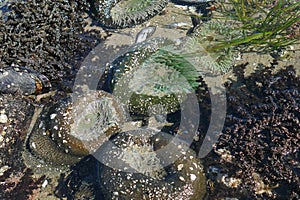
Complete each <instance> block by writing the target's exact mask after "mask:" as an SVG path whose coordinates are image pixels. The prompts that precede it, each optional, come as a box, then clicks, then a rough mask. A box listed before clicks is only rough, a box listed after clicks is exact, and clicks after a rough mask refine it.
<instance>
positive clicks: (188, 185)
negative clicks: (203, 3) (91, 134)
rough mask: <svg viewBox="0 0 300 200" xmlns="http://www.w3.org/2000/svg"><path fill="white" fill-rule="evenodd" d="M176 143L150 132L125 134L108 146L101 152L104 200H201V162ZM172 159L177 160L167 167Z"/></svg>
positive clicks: (204, 184) (119, 135)
mask: <svg viewBox="0 0 300 200" xmlns="http://www.w3.org/2000/svg"><path fill="white" fill-rule="evenodd" d="M177 142H179V141H176V142H175V141H174V140H173V136H171V135H169V134H166V133H153V131H151V130H148V129H140V130H133V131H127V132H123V133H120V134H118V135H117V136H116V137H114V138H112V139H111V140H110V141H109V142H106V143H105V144H104V145H103V146H102V147H101V148H100V151H101V152H102V153H101V157H102V158H105V159H103V160H102V163H99V170H98V171H99V182H100V190H101V191H102V193H103V194H104V196H105V198H106V199H117V198H118V199H202V198H203V196H204V195H205V189H206V183H205V182H206V180H205V176H204V173H203V167H202V165H201V163H200V160H199V159H198V158H197V156H196V154H195V152H194V151H193V150H191V149H190V148H189V147H188V146H187V145H186V144H185V143H182V141H181V142H179V143H177ZM108 143H113V144H114V145H113V146H114V147H118V148H119V149H121V150H122V151H121V152H120V151H119V150H118V149H116V148H110V145H109V144H108ZM170 144H171V145H172V148H169V149H168V148H167V147H166V146H167V145H170ZM106 145H108V146H106ZM103 152H106V153H103ZM158 152H159V153H158ZM169 158H171V159H174V160H173V162H171V164H166V162H168V161H166V160H168V159H169ZM107 163H109V165H112V164H116V165H117V168H115V167H113V166H107V165H106V164H107ZM165 165H166V166H165Z"/></svg>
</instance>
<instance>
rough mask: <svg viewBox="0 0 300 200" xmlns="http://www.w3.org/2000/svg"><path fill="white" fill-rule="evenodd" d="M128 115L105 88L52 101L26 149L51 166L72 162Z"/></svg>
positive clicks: (115, 128)
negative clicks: (124, 113)
mask: <svg viewBox="0 0 300 200" xmlns="http://www.w3.org/2000/svg"><path fill="white" fill-rule="evenodd" d="M124 118H125V115H123V110H122V108H121V107H120V105H119V103H118V102H116V101H115V100H114V99H113V98H112V96H111V95H110V94H108V93H106V92H103V91H94V92H90V93H87V94H85V95H84V96H81V97H77V99H76V101H74V99H73V101H72V99H71V98H69V97H68V98H65V99H62V100H60V101H58V102H57V103H49V104H47V105H46V106H45V107H44V109H43V110H42V112H41V114H40V115H39V118H38V119H37V121H36V122H35V125H34V127H33V129H32V131H31V133H30V135H29V137H28V139H27V142H26V143H27V146H26V151H29V152H30V153H31V154H32V155H33V156H34V157H37V158H38V159H40V160H42V162H45V163H47V164H49V165H53V166H59V165H72V164H74V163H76V162H78V161H79V160H80V159H81V158H83V157H84V156H86V155H88V154H90V153H93V152H94V151H96V150H97V149H98V148H99V147H100V146H101V145H102V144H103V143H104V142H105V141H107V140H108V138H109V137H110V136H111V135H113V134H114V133H115V132H117V131H118V129H119V127H120V126H121V124H122V123H123V121H124Z"/></svg>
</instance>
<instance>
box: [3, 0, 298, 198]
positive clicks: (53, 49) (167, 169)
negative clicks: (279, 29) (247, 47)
mask: <svg viewBox="0 0 300 200" xmlns="http://www.w3.org/2000/svg"><path fill="white" fill-rule="evenodd" d="M6 2H7V1H1V2H0V8H1V5H4V4H5V3H6ZM174 2H175V1H174ZM182 2H184V1H181V3H180V4H181V6H177V5H175V4H173V3H169V4H168V5H167V7H166V8H165V9H164V10H163V11H162V12H161V13H160V14H157V15H155V16H154V17H153V18H150V19H147V20H146V21H145V22H143V23H141V24H138V25H136V26H133V27H129V28H124V29H114V27H108V25H105V27H106V28H104V26H103V24H102V25H101V24H99V22H97V20H95V19H93V15H91V16H89V15H88V13H90V12H86V13H85V14H82V13H81V12H82V9H79V8H85V5H80V6H79V7H77V5H75V4H74V5H70V4H67V5H66V6H64V3H63V1H57V2H55V3H49V4H47V3H46V4H44V5H41V6H40V7H39V4H37V3H36V1H28V2H23V5H22V3H20V4H17V6H16V7H13V10H14V9H15V10H16V11H15V12H16V13H11V12H7V13H5V17H8V18H5V21H2V22H1V24H0V30H3V31H2V32H1V33H0V36H1V40H2V43H3V45H2V47H1V48H0V50H1V56H0V61H1V62H0V67H1V69H4V67H7V65H10V66H20V65H25V66H26V67H28V68H30V69H34V70H36V71H37V72H39V73H42V74H43V75H45V76H46V77H47V78H49V80H50V82H51V85H52V88H50V93H47V92H44V91H43V90H41V91H42V93H40V94H33V95H31V96H27V94H24V93H22V87H20V91H19V92H18V91H17V92H16V93H15V94H7V93H9V92H7V91H10V90H3V91H1V94H0V119H1V121H0V130H1V132H2V133H1V135H0V158H1V160H0V188H1V190H0V191H1V192H0V198H1V199H61V198H66V199H118V198H120V199H130V198H134V199H162V198H168V199H176V198H181V199H199V198H203V199H277V198H279V199H292V198H296V199H297V198H299V193H300V188H299V187H298V186H299V184H300V180H299V179H300V178H299V162H300V157H299V150H298V146H297V145H298V144H299V142H300V137H299V132H300V127H299V117H300V115H299V112H300V111H299V107H300V106H299V104H300V96H299V95H300V91H299V88H300V79H299V74H297V71H299V70H300V66H299V62H298V61H299V58H300V56H299V55H300V54H299V51H293V52H289V57H288V58H284V59H281V60H279V59H278V60H277V59H274V58H273V57H271V56H270V55H269V54H261V53H260V52H252V53H244V54H241V55H237V54H230V55H228V54H225V53H224V52H221V53H220V54H219V53H218V54H213V53H209V52H208V51H206V48H207V47H209V46H210V45H211V44H212V42H213V41H214V40H222V39H224V38H225V39H226V37H229V36H232V37H233V36H234V35H237V34H239V32H224V31H228V29H226V30H225V29H224V27H219V25H218V27H217V28H215V29H214V30H213V31H211V30H210V29H209V26H208V25H207V24H209V23H207V22H202V23H204V24H201V25H200V27H205V28H202V29H201V28H199V27H198V28H195V27H194V26H195V25H196V21H197V20H195V19H194V20H192V19H191V17H190V15H191V14H193V15H195V14H199V11H197V9H195V7H193V6H190V7H184V6H182V4H184V3H182ZM186 2H187V3H186V4H187V5H191V4H193V3H194V2H197V1H186ZM27 3H28V5H30V6H28V5H27ZM31 7H32V8H31ZM44 7H45V10H46V11H47V12H49V13H43V11H41V9H42V8H44ZM202 7H203V6H202ZM30 9H32V10H30ZM74 10H75V13H74ZM206 10H209V9H206ZM2 11H3V9H1V13H2ZM50 11H51V12H50ZM20 12H21V13H22V12H24V13H26V12H27V13H30V16H26V14H24V13H23V15H22V14H20ZM76 12H78V13H76ZM33 13H35V14H36V16H35V15H34V14H33ZM10 14H12V15H11V16H9V15H10ZM0 16H1V15H0ZM47 16H48V17H49V19H47ZM213 16H214V15H213ZM31 17H32V19H31ZM81 17H83V18H82V19H80V18H81ZM36 19H39V20H36ZM7 20H8V21H7ZM213 20H214V19H213ZM14 21H16V22H18V23H20V24H19V26H18V25H16V24H14ZM57 21H58V22H57ZM101 23H102V22H101ZM205 24H206V26H205ZM33 26H35V27H33ZM28 27H29V28H28ZM30 27H31V28H30ZM82 27H83V28H82ZM145 27H155V31H153V30H151V31H147V29H145ZM143 30H144V32H143ZM24 31H25V32H24ZM141 31H142V32H141ZM27 32H28V34H27ZM195 32H197V35H198V37H199V35H200V37H199V38H197V39H193V38H192V39H191V38H190V37H189V36H190V35H193V34H195ZM220 33H221V34H220ZM4 35H5V37H2V36H4ZM187 35H188V36H187ZM31 36H32V37H31ZM7 38H8V39H7ZM157 38H158V39H157ZM141 40H142V41H141ZM136 41H139V42H138V43H137V42H136ZM16 44H20V46H17V45H16ZM295 47H296V46H295ZM295 47H293V48H295ZM195 52H196V53H195ZM246 63H248V64H246ZM232 65H235V67H234V69H233V70H232V68H227V67H228V66H229V67H231V66H232ZM288 65H293V66H291V67H287V66H288ZM149 67H151V68H149ZM222 67H223V68H222ZM228 69H230V70H229V71H227V70H228ZM224 72H226V73H225V74H224ZM0 75H1V76H0V80H1V77H3V76H5V72H4V73H2V74H0ZM36 77H37V75H36ZM29 79H30V80H31V81H32V80H33V81H34V82H35V83H36V87H37V84H38V83H39V80H38V79H37V78H33V77H29V78H28V80H29ZM9 80H12V83H16V82H14V80H13V78H10V79H9ZM28 82H29V81H28ZM18 84H20V83H19V82H18ZM39 87H43V84H41V86H39ZM0 88H1V87H0ZM95 89H98V90H99V89H101V90H105V91H107V92H110V93H112V95H113V96H114V98H115V99H116V100H117V102H118V103H117V104H118V106H119V107H118V109H115V110H114V109H112V111H110V112H108V113H109V114H107V116H105V117H103V116H100V117H99V116H97V115H100V114H101V113H99V112H89V113H86V112H82V113H79V114H78V112H77V113H76V114H75V115H71V116H69V115H67V114H66V113H67V112H66V111H65V110H67V109H66V108H64V107H62V108H61V107H60V106H61V105H59V103H58V104H56V103H57V102H60V101H61V100H62V99H64V98H66V97H67V98H70V97H71V98H73V102H72V103H74V107H76V106H80V104H83V102H85V101H79V103H78V102H76V100H83V99H84V98H85V97H84V96H85V95H86V94H88V92H89V90H95ZM47 90H48V88H47ZM14 92H15V91H14ZM33 93H34V92H33ZM93 98H94V99H92V100H88V101H87V102H89V101H93V100H95V101H97V98H98V97H93ZM99 98H101V97H99ZM113 104H116V103H115V102H114V103H111V102H109V103H106V104H105V105H110V106H111V107H114V108H115V105H113ZM92 105H94V104H90V106H87V108H89V109H96V106H92ZM34 108H35V109H34ZM41 109H43V110H44V112H41V113H43V114H40V113H39V112H37V110H41ZM68 109H70V110H72V108H68ZM101 109H103V110H104V109H105V106H104V107H101ZM54 110H55V111H54ZM78 110H80V109H78ZM57 112H59V116H60V117H61V116H62V118H63V120H62V119H58V120H60V121H59V122H60V123H57V121H54V122H52V121H51V120H56V117H57V116H58V115H57V114H58V113H57ZM123 112H124V113H123ZM34 113H35V115H34ZM94 113H96V114H97V115H96V114H95V115H93V116H90V115H92V114H94ZM120 113H122V116H123V115H124V118H125V120H124V121H125V122H123V119H122V120H120V121H118V123H117V124H116V125H117V128H115V126H114V125H115V124H114V123H116V122H115V121H116V120H109V119H110V117H111V116H115V115H121V114H120ZM42 115H44V116H42ZM63 116H65V118H64V117H63ZM66 116H67V117H66ZM106 118H107V120H105V119H106ZM112 118H113V119H114V117H112ZM98 119H101V123H107V124H105V126H108V127H114V128H113V129H109V133H107V135H101V137H103V138H105V140H103V139H101V138H100V140H101V141H102V142H103V141H105V142H107V143H105V145H101V147H100V148H99V149H98V146H97V145H95V140H96V141H98V139H99V138H97V136H96V139H95V138H93V139H91V138H85V136H82V135H80V137H78V138H77V139H80V140H81V141H84V142H86V141H89V142H90V143H89V144H86V143H84V142H83V144H81V143H80V144H76V143H72V144H68V142H67V141H66V140H70V141H72V137H76V136H75V135H76V134H77V133H76V134H74V135H72V131H71V130H73V129H71V130H70V135H71V136H70V138H71V139H70V138H68V136H67V137H66V138H68V139H66V138H61V134H62V133H63V132H61V133H60V132H59V131H58V133H57V131H54V130H60V129H59V128H60V126H61V125H57V124H65V125H66V127H67V128H64V130H65V129H66V130H68V126H70V127H73V126H74V127H75V128H74V130H81V129H82V128H83V126H84V127H85V126H86V127H88V128H90V129H93V126H94V125H91V124H93V122H94V121H97V120H98ZM73 121H80V127H77V128H76V124H74V123H73V124H72V122H73ZM98 121H100V120H98ZM121 121H122V122H121ZM48 122H49V124H50V125H48ZM98 123H100V122H98ZM35 124H36V125H35ZM83 124H84V125H83ZM34 125H35V126H34ZM81 125H82V127H81ZM101 125H102V124H101ZM78 126H79V125H78ZM103 127H104V125H103ZM29 130H31V132H30V131H29ZM134 130H139V131H134ZM66 132H68V131H66ZM160 132H163V134H162V133H160ZM33 133H37V134H33ZM117 133H120V134H117ZM38 134H40V136H41V137H39V135H38ZM63 134H65V133H63ZM68 134H69V133H66V135H68ZM130 134H132V135H130ZM32 135H34V136H35V137H32ZM42 135H43V136H42ZM90 135H92V134H90ZM93 137H95V136H94V133H93ZM31 138H35V139H34V140H32V139H31ZM39 138H40V139H39ZM41 138H42V139H41ZM49 138H51V139H49ZM82 138H85V139H86V140H83V139H82ZM108 138H110V140H109V141H110V142H111V143H109V141H107V140H108ZM170 138H171V139H170ZM73 141H77V142H78V140H73ZM103 143H104V142H103ZM43 144H44V146H43ZM46 144H50V145H46ZM95 146H97V149H93V148H92V147H95ZM122 148H123V149H122ZM82 149H84V150H82ZM87 149H88V150H87ZM58 151H59V152H58ZM86 151H88V153H89V154H90V155H88V156H85V155H86V154H87V152H86ZM58 153H59V154H58ZM43 155H44V156H43ZM45 155H47V156H45ZM55 155H60V156H59V158H60V160H59V161H57V162H56V161H55V159H58V156H55ZM69 155H71V156H72V158H73V157H75V160H80V159H81V160H80V161H79V162H76V164H74V165H72V166H71V167H70V166H68V165H67V164H69V163H67V160H68V158H69ZM186 155H189V156H186ZM49 160H50V161H49ZM15 161H16V162H15ZM73 161H74V159H72V163H73ZM118 170H119V171H118ZM137 182H139V184H137ZM116 184H117V186H116ZM135 184H136V185H135ZM116 187H117V188H118V189H116ZM139 187H140V188H139ZM141 191H143V192H141ZM131 192H134V193H135V194H134V195H135V196H132V194H131ZM204 193H206V194H204ZM163 196H164V197H163ZM165 196H167V197H165ZM203 196H204V197H203Z"/></svg>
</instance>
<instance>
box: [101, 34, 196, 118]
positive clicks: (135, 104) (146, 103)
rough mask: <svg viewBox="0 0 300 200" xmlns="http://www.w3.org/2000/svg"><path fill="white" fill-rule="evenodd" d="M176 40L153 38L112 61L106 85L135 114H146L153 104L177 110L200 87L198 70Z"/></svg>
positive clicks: (136, 45)
mask: <svg viewBox="0 0 300 200" xmlns="http://www.w3.org/2000/svg"><path fill="white" fill-rule="evenodd" d="M177 48H180V47H179V46H176V44H175V42H174V41H171V40H168V39H164V38H153V39H150V40H147V41H146V42H142V43H138V44H135V45H133V46H132V47H131V48H129V49H128V50H127V51H126V53H124V54H122V55H120V56H119V57H118V58H116V59H115V60H114V61H113V62H112V63H111V65H110V69H109V71H108V77H107V82H106V89H107V90H108V91H110V92H113V93H114V95H115V96H117V97H119V98H120V99H122V101H123V103H124V104H125V105H128V107H129V110H130V111H131V112H132V113H135V114H142V115H147V114H148V112H149V109H150V108H151V107H153V106H154V105H161V106H163V107H164V108H165V111H166V112H175V111H176V110H178V109H179V105H180V103H181V102H182V101H183V100H184V99H185V97H186V95H187V94H189V93H192V92H193V90H194V88H195V87H197V85H198V83H197V80H198V77H199V74H198V73H197V71H196V69H195V68H194V66H193V65H192V63H190V62H189V60H187V59H185V57H184V56H183V55H182V54H181V52H180V51H179V50H177Z"/></svg>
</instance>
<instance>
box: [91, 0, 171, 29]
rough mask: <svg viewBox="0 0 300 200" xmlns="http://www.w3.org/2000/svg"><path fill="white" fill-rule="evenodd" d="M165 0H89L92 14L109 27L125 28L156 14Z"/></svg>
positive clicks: (165, 2)
mask: <svg viewBox="0 0 300 200" xmlns="http://www.w3.org/2000/svg"><path fill="white" fill-rule="evenodd" d="M167 3H168V1H167V0H143V1H140V0H91V5H92V6H91V7H92V15H93V17H94V19H96V21H98V22H99V23H100V24H102V25H103V26H105V27H109V28H125V27H130V26H133V25H136V24H141V23H143V22H144V21H146V20H148V19H149V18H151V17H153V16H155V15H157V14H158V13H159V12H161V11H162V9H163V8H164V7H165V6H166V5H167Z"/></svg>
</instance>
